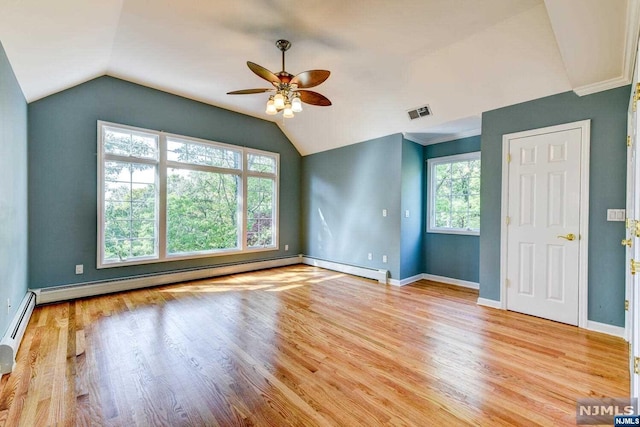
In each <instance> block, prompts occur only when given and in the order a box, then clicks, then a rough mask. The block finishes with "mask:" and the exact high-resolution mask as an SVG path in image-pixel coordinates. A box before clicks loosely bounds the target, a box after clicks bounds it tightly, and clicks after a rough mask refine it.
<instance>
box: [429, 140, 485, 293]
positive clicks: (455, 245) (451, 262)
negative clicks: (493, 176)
mask: <svg viewBox="0 0 640 427" xmlns="http://www.w3.org/2000/svg"><path fill="white" fill-rule="evenodd" d="M474 151H480V136H472V137H469V138H462V139H458V140H455V141H448V142H442V143H440V144H433V145H427V146H426V147H425V149H424V165H425V174H428V173H429V171H428V170H427V167H426V164H427V160H429V159H432V158H436V157H444V156H452V155H454V154H463V153H471V152H474ZM482 168H483V169H484V164H483V165H482ZM425 189H426V191H425V194H426V196H425V206H426V205H428V201H429V198H428V191H429V189H428V188H427V187H426V184H425ZM425 214H426V212H425ZM481 215H483V213H481ZM425 216H426V215H425ZM425 221H426V219H425ZM425 225H426V224H425ZM425 230H426V227H425ZM482 232H483V230H482V229H480V233H482ZM424 272H425V273H427V274H434V275H436V276H443V277H450V278H453V279H459V280H466V281H468V282H475V283H477V282H478V281H479V276H480V237H479V236H465V235H459V234H441V233H426V234H425V238H424Z"/></svg>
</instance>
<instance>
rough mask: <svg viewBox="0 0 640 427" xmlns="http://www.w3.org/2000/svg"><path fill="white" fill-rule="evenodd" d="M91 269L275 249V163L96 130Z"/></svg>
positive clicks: (124, 129) (159, 135)
mask: <svg viewBox="0 0 640 427" xmlns="http://www.w3.org/2000/svg"><path fill="white" fill-rule="evenodd" d="M98 153H99V161H98V218H99V220H98V267H99V268H101V267H111V266H118V265H130V264H143V263H151V262H161V261H168V260H176V259H186V258H196V257H202V256H214V255H221V254H230V253H238V252H253V251H259V250H274V249H277V223H278V215H277V197H278V194H277V191H278V169H279V155H278V154H275V153H268V152H264V151H258V150H252V149H247V148H243V147H237V146H232V145H226V144H221V143H217V142H212V141H204V140H199V139H194V138H188V137H184V136H178V135H170V134H166V133H164V132H156V131H151V130H146V129H138V128H133V127H129V126H124V125H117V124H112V123H106V122H98Z"/></svg>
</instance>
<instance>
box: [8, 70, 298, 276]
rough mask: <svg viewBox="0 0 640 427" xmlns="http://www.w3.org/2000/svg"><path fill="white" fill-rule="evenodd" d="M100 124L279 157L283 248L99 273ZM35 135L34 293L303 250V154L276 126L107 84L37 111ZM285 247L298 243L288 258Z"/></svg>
mask: <svg viewBox="0 0 640 427" xmlns="http://www.w3.org/2000/svg"><path fill="white" fill-rule="evenodd" d="M97 120H105V121H109V122H115V123H121V124H126V125H131V126H138V127H143V128H148V129H155V130H162V131H166V132H171V133H176V134H181V135H186V136H192V137H197V138H204V139H208V140H213V141H218V142H224V143H228V144H235V145H241V146H247V147H252V148H257V149H262V150H268V151H272V152H277V153H280V162H281V163H280V165H281V172H280V205H279V206H280V250H279V251H269V252H261V253H254V254H241V255H233V256H217V257H210V258H199V259H195V260H188V261H172V262H165V263H156V264H147V265H140V266H126V267H116V268H107V269H101V270H97V269H96V230H97V219H96V210H97V200H96V197H97V196H96V191H97V190H96V189H97V182H96V179H97V178H96V167H97V166H96V161H97V157H96V151H97V148H96V147H97V142H96V135H97V130H96V129H97V128H96V126H97V125H96V122H97ZM28 131H29V149H28V160H29V250H30V257H29V279H30V286H31V287H33V288H40V287H48V286H55V285H61V284H71V283H79V282H89V281H96V280H103V279H111V278H118V277H129V276H135V275H140V274H147V273H155V272H161V271H170V270H177V269H184V268H195V267H201V266H210V265H216V264H221V263H228V262H236V261H244V260H257V259H267V258H275V257H281V256H286V255H297V254H298V253H299V252H300V251H301V246H300V210H299V209H300V174H301V170H300V166H301V156H300V154H299V153H298V152H297V150H296V149H295V148H294V147H293V145H292V144H291V143H290V141H289V140H288V139H287V138H286V137H285V136H284V134H283V133H282V132H281V131H280V130H279V129H278V127H277V126H276V125H275V124H274V123H271V122H268V121H264V120H260V119H256V118H252V117H248V116H245V115H242V114H238V113H234V112H231V111H228V110H224V109H221V108H217V107H213V106H210V105H207V104H203V103H200V102H196V101H192V100H189V99H186V98H182V97H179V96H175V95H171V94H168V93H165V92H161V91H158V90H155V89H150V88H147V87H144V86H140V85H136V84H133V83H129V82H125V81H123V80H119V79H115V78H112V77H100V78H97V79H95V80H92V81H89V82H87V83H84V84H81V85H79V86H76V87H73V88H71V89H68V90H65V91H63V92H60V93H57V94H55V95H51V96H49V97H47V98H44V99H41V100H39V101H36V102H33V103H31V104H29V107H28ZM3 158H4V157H3ZM12 161H13V160H12ZM284 245H289V251H288V252H285V251H284ZM76 264H84V274H83V275H76V274H75V270H74V266H75V265H76Z"/></svg>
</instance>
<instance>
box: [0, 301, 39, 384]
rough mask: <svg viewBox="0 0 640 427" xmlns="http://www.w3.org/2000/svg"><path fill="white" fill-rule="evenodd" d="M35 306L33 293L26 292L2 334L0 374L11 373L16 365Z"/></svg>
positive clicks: (0, 342)
mask: <svg viewBox="0 0 640 427" xmlns="http://www.w3.org/2000/svg"><path fill="white" fill-rule="evenodd" d="M35 305H36V298H35V295H34V293H33V292H27V293H26V294H25V296H24V298H22V302H21V303H20V306H19V307H18V310H16V312H15V314H14V316H13V319H12V320H11V323H10V324H9V327H8V328H7V330H6V332H5V333H4V337H2V341H0V374H8V373H10V372H11V371H13V368H14V367H15V364H16V354H17V353H18V349H19V348H20V343H21V342H22V337H23V336H24V331H25V330H26V329H27V325H28V324H29V319H31V313H33V308H34V307H35Z"/></svg>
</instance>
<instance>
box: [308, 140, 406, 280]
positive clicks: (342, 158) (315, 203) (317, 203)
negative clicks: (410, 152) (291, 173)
mask: <svg viewBox="0 0 640 427" xmlns="http://www.w3.org/2000/svg"><path fill="white" fill-rule="evenodd" d="M402 141H403V138H402V135H400V134H395V135H389V136H385V137H382V138H378V139H374V140H371V141H366V142H361V143H358V144H353V145H349V146H346V147H342V148H337V149H335V150H330V151H324V152H321V153H316V154H312V155H310V156H305V157H304V158H303V161H302V165H303V167H302V171H303V173H302V176H303V180H302V188H303V195H302V215H303V219H302V227H303V230H304V231H303V233H304V236H303V237H304V246H303V251H304V253H305V254H306V255H309V256H312V257H315V258H320V259H324V260H329V261H334V262H340V263H344V264H351V265H357V266H363V267H370V268H380V269H386V270H389V271H390V274H391V277H392V278H394V279H398V278H399V275H400V222H401V218H400V208H401V204H400V200H401V191H402V183H401V180H402V176H401V172H400V168H401V164H402ZM383 209H387V216H386V217H383V216H382V210H383ZM368 253H371V254H372V256H373V259H372V260H371V261H369V260H368V259H367V254H368ZM383 255H387V257H388V262H387V263H386V264H385V263H383V262H382V256H383Z"/></svg>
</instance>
